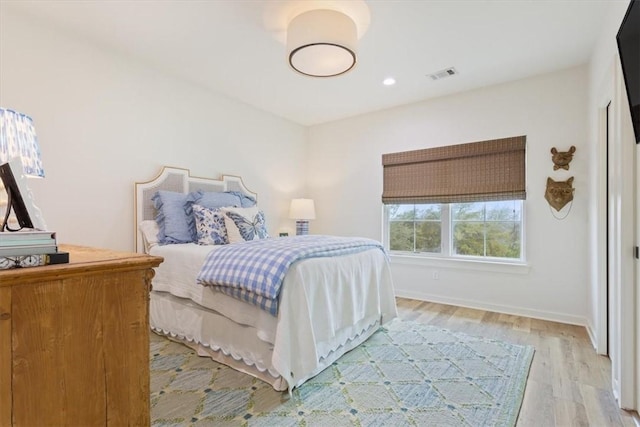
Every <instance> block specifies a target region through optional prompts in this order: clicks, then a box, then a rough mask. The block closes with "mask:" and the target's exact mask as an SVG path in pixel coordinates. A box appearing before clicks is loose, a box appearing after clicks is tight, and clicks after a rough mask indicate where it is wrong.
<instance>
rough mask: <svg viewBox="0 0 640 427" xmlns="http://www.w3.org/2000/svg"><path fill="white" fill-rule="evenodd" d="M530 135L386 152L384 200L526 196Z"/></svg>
mask: <svg viewBox="0 0 640 427" xmlns="http://www.w3.org/2000/svg"><path fill="white" fill-rule="evenodd" d="M526 139H527V137H526V136H516V137H511V138H502V139H492V140H489V141H481V142H472V143H468V144H459V145H450V146H445V147H435V148H427V149H423V150H414V151H404V152H401V153H389V154H383V155H382V166H383V169H384V183H383V191H382V202H383V203H385V204H402V203H464V202H479V201H495V200H518V199H522V200H523V199H525V198H526V188H525V187H526V183H525V145H526Z"/></svg>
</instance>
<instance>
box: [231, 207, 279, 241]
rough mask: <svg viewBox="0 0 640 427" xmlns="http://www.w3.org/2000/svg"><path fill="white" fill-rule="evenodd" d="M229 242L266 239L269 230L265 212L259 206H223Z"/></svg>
mask: <svg viewBox="0 0 640 427" xmlns="http://www.w3.org/2000/svg"><path fill="white" fill-rule="evenodd" d="M222 211H223V212H224V214H225V219H224V221H225V225H226V226H227V236H228V238H229V243H237V242H242V241H246V240H257V239H266V238H268V237H269V233H268V232H267V226H266V221H265V218H264V212H262V211H261V210H259V209H258V207H257V206H253V207H250V208H222Z"/></svg>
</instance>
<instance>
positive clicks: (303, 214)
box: [289, 199, 316, 236]
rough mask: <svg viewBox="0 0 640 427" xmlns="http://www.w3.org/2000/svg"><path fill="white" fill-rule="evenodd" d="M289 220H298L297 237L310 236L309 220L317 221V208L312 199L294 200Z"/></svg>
mask: <svg viewBox="0 0 640 427" xmlns="http://www.w3.org/2000/svg"><path fill="white" fill-rule="evenodd" d="M289 218H291V219H295V220H296V235H298V236H303V235H305V234H309V220H310V219H316V208H315V205H314V203H313V200H312V199H293V200H291V207H290V208H289Z"/></svg>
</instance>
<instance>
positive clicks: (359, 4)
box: [263, 0, 370, 77]
mask: <svg viewBox="0 0 640 427" xmlns="http://www.w3.org/2000/svg"><path fill="white" fill-rule="evenodd" d="M263 20H264V26H265V29H266V30H267V31H269V32H270V33H271V34H272V35H273V36H274V37H275V38H276V39H278V40H279V41H280V42H282V43H283V44H285V46H286V54H287V62H288V63H289V65H290V67H291V68H292V69H293V70H295V71H296V72H298V73H300V74H303V75H305V76H312V77H333V76H339V75H341V74H344V73H346V72H348V71H349V70H351V69H353V67H354V66H355V65H356V62H357V59H358V55H357V45H358V40H359V39H360V38H361V37H362V36H363V35H364V33H365V32H366V31H367V29H368V28H369V23H370V13H369V6H367V4H366V2H365V1H364V0H349V1H342V0H305V1H301V0H285V1H279V0H270V1H268V2H264V12H263Z"/></svg>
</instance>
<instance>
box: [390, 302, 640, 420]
mask: <svg viewBox="0 0 640 427" xmlns="http://www.w3.org/2000/svg"><path fill="white" fill-rule="evenodd" d="M397 302H398V313H399V316H400V318H402V319H405V320H415V321H419V322H423V323H428V324H430V325H436V326H441V327H444V328H448V329H451V330H456V331H461V332H465V333H467V334H471V335H480V336H484V337H489V338H495V339H500V340H504V341H508V342H512V343H517V344H529V345H532V346H534V347H535V350H536V351H535V355H534V357H533V363H532V365H531V371H530V373H529V379H528V381H527V388H526V391H525V395H524V401H523V403H522V408H521V410H520V416H519V418H518V423H517V426H518V427H528V426H536V427H539V426H598V427H608V426H635V425H636V424H635V422H634V420H633V416H632V413H630V412H627V411H624V410H620V409H618V405H617V402H616V401H615V399H614V397H613V393H612V392H611V363H610V360H609V358H607V357H605V356H599V355H598V354H596V352H595V350H594V349H593V346H592V345H591V342H590V340H589V337H588V335H587V331H586V329H585V328H584V327H581V326H575V325H566V324H563V323H556V322H549V321H544V320H538V319H530V318H527V317H519V316H511V315H507V314H499V313H492V312H488V311H482V310H473V309H469V308H461V307H455V306H450V305H443V304H436V303H431V302H423V301H416V300H411V299H406V298H397ZM636 416H637V414H636Z"/></svg>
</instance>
